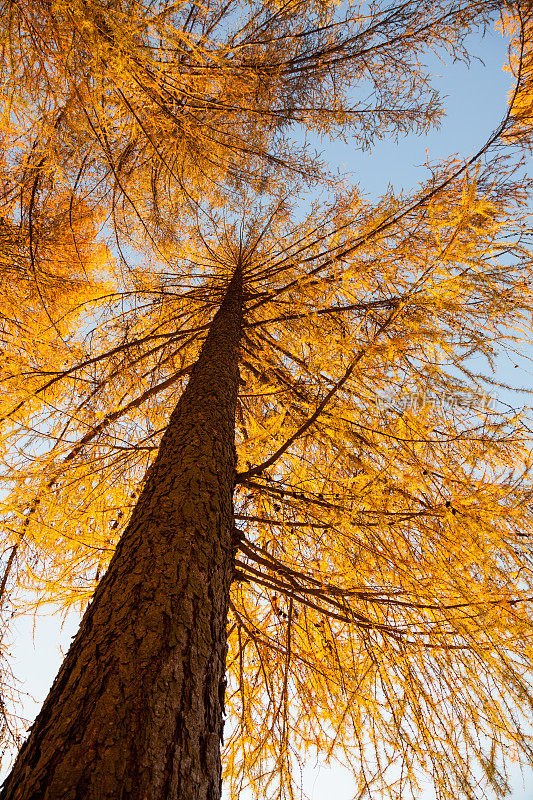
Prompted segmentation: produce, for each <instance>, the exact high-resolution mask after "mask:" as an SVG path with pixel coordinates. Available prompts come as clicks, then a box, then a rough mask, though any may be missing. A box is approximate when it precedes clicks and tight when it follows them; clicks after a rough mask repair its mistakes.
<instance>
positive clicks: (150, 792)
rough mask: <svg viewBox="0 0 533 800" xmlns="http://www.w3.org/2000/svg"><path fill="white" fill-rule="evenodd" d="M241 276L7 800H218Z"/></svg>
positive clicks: (39, 719)
mask: <svg viewBox="0 0 533 800" xmlns="http://www.w3.org/2000/svg"><path fill="white" fill-rule="evenodd" d="M242 313H243V294H242V275H241V272H240V269H237V270H236V272H235V274H234V276H233V278H232V280H231V282H230V284H229V287H228V289H227V292H226V295H225V297H224V300H223V302H222V305H221V306H220V308H219V310H218V312H217V314H216V315H215V317H214V320H213V323H212V325H211V328H210V331H209V334H208V336H207V338H206V340H205V343H204V345H203V348H202V351H201V353H200V356H199V359H198V361H197V362H196V364H195V366H194V368H193V370H192V373H191V377H190V380H189V383H188V385H187V387H186V389H185V391H184V393H183V395H182V396H181V398H180V400H179V402H178V404H177V406H176V408H175V410H174V412H173V413H172V415H171V418H170V422H169V425H168V428H167V429H166V431H165V433H164V435H163V438H162V441H161V445H160V447H159V451H158V454H157V456H156V458H155V460H154V463H153V466H152V467H151V469H150V470H149V473H148V475H147V479H146V482H145V485H144V488H143V491H142V493H141V496H140V498H139V501H138V503H137V505H136V507H135V509H134V511H133V513H132V516H131V519H130V521H129V524H128V526H127V528H126V530H125V532H124V534H123V536H122V537H121V540H120V542H119V545H118V547H117V550H116V553H115V554H114V556H113V558H112V560H111V563H110V566H109V569H108V571H107V573H106V574H105V576H104V577H103V579H102V580H101V582H100V584H99V585H98V588H97V590H96V593H95V596H94V599H93V601H92V602H91V604H90V606H89V607H88V609H87V611H86V613H85V615H84V617H83V620H82V623H81V626H80V630H79V632H78V634H77V636H76V637H75V639H74V640H73V642H72V645H71V647H70V650H69V652H68V654H67V656H66V658H65V661H64V662H63V665H62V667H61V669H60V671H59V673H58V676H57V678H56V680H55V682H54V684H53V686H52V689H51V691H50V693H49V695H48V697H47V699H46V700H45V702H44V705H43V707H42V709H41V712H40V713H39V716H38V717H37V719H36V721H35V723H34V725H33V727H32V729H31V734H30V736H29V738H28V739H27V741H26V742H25V744H24V745H23V746H22V748H21V751H20V753H19V755H18V758H17V760H16V762H15V764H14V767H13V770H12V772H11V774H10V775H9V777H8V778H7V779H6V781H5V783H4V786H3V790H2V791H1V792H0V798H1V800H111V798H112V800H178V799H179V800H218V798H219V797H220V793H221V762H220V745H221V739H222V729H223V710H224V688H225V678H224V675H225V660H226V649H227V637H226V624H227V613H228V602H229V590H230V584H231V581H232V578H233V569H234V550H233V544H232V529H233V507H232V494H233V488H234V480H235V469H236V453H235V409H236V403H237V390H238V383H239V341H240V335H241V327H242Z"/></svg>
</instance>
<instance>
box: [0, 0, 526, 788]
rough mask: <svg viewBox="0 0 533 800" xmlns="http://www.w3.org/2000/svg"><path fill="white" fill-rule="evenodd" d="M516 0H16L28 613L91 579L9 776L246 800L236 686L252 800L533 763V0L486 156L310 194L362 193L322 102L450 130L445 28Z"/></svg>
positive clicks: (394, 123) (12, 391)
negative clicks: (505, 351)
mask: <svg viewBox="0 0 533 800" xmlns="http://www.w3.org/2000/svg"><path fill="white" fill-rule="evenodd" d="M494 8H495V4H477V5H474V6H469V7H468V8H467V7H466V5H462V4H452V5H450V4H439V3H434V4H431V3H416V2H415V3H413V2H406V3H403V4H400V5H397V6H393V5H387V4H383V5H380V4H369V5H364V6H361V7H357V6H351V7H349V8H348V10H346V9H344V8H336V7H334V6H330V5H328V4H317V5H316V6H313V5H310V4H303V3H302V4H300V3H298V2H296V3H290V4H286V5H278V4H270V3H268V4H267V3H265V4H263V5H262V4H257V5H256V4H254V3H250V4H244V3H243V4H238V3H228V4H219V3H207V4H204V5H203V6H201V7H199V6H197V5H195V4H190V5H189V4H168V5H165V4H162V3H158V4H148V3H146V4H144V5H143V4H134V3H124V4H120V3H117V2H115V3H108V4H103V3H79V4H76V3H72V2H70V3H68V4H67V3H62V2H57V3H54V2H52V3H42V4H39V3H26V4H25V3H16V4H14V3H9V4H6V8H5V14H4V15H3V25H4V38H3V45H4V69H5V76H4V77H5V81H4V85H5V87H6V89H5V91H4V100H5V104H4V115H3V128H2V130H3V131H4V134H3V135H4V154H3V163H4V165H5V170H4V175H3V179H4V194H3V208H4V220H5V221H4V223H2V224H4V225H5V226H7V229H8V230H9V231H10V236H11V238H12V239H13V236H14V232H15V231H19V236H20V237H23V243H22V244H21V245H20V247H19V250H18V251H17V252H20V253H23V254H24V259H25V260H24V259H22V261H21V260H20V259H21V257H19V256H17V255H16V254H13V252H12V250H11V251H10V252H11V253H12V255H11V262H10V263H13V264H15V263H16V264H18V265H19V266H20V268H19V269H18V272H17V270H15V271H14V272H13V282H14V283H13V285H14V286H16V287H17V291H20V292H22V291H23V289H22V288H20V287H23V286H24V285H28V286H30V287H31V290H27V291H29V292H30V295H28V296H27V301H26V302H27V303H29V304H30V306H31V305H32V304H35V306H36V308H37V309H38V313H37V314H35V315H32V322H33V325H34V326H35V327H34V329H33V331H32V337H29V336H26V337H22V338H21V339H20V341H21V342H22V343H23V345H22V347H23V351H24V355H23V358H22V360H21V361H20V363H19V362H17V360H16V358H15V356H14V354H15V353H16V352H17V347H18V346H19V342H18V341H17V329H16V325H17V324H18V321H17V319H16V315H12V314H11V315H9V318H8V321H7V322H6V325H8V326H9V337H10V338H9V337H6V345H5V351H6V355H5V357H6V364H5V367H4V369H5V372H4V386H5V393H4V396H3V400H2V403H3V412H2V417H3V424H4V433H3V438H2V462H3V465H4V476H5V477H4V480H5V483H6V493H5V496H4V497H3V499H2V515H3V521H4V530H3V537H4V548H5V549H4V554H5V555H4V561H5V565H4V566H5V570H4V573H3V578H2V582H1V588H2V601H3V603H4V616H5V617H6V618H7V616H8V615H9V614H10V613H13V612H14V611H17V610H20V609H21V608H22V606H23V604H24V602H26V603H28V602H30V601H28V599H27V598H28V593H29V592H31V593H32V596H33V598H37V600H35V601H34V602H37V601H39V600H53V601H54V602H56V603H60V604H62V605H63V607H68V606H70V605H73V604H74V605H76V604H77V605H78V606H85V605H86V604H87V603H89V605H88V607H87V610H86V612H85V615H84V617H83V621H82V624H81V627H80V631H79V633H78V635H77V636H76V638H75V640H74V642H73V643H72V646H71V648H70V650H69V653H68V655H67V657H66V659H65V661H64V663H63V666H62V667H61V670H60V672H59V674H58V677H57V679H56V681H55V683H54V685H53V687H52V690H51V692H50V694H49V696H48V698H47V699H46V701H45V703H44V705H43V708H42V710H41V713H40V714H39V716H38V718H37V720H36V722H35V724H34V725H33V727H32V730H31V734H30V736H29V737H28V740H27V741H26V742H25V744H24V745H23V747H22V748H21V751H20V754H19V756H18V758H17V761H16V762H15V765H14V767H13V770H12V772H11V774H10V776H9V777H8V778H7V780H6V781H5V783H4V787H3V790H2V792H1V795H0V796H1V797H2V800H8V799H9V800H15V799H16V800H30V798H32V799H34V800H37V798H39V800H41V798H43V799H46V800H56V799H57V798H65V799H66V800H67V799H68V800H71V798H72V799H73V798H83V799H84V800H85V799H87V800H89V799H91V800H93V799H94V800H97V799H98V800H105V799H106V798H109V799H111V798H113V800H115V799H116V798H119V797H122V798H139V800H140V799H141V798H143V800H145V798H149V799H150V800H156V799H157V800H163V798H165V800H166V799H167V798H179V799H180V800H192V798H201V799H202V800H215V798H219V797H220V790H221V776H222V762H221V755H220V753H221V740H222V733H223V725H224V717H225V712H227V714H228V722H227V728H226V743H225V745H224V746H225V755H224V766H225V770H226V778H227V786H228V790H229V791H230V792H231V794H232V796H234V797H237V796H238V795H239V793H240V792H241V791H242V790H243V788H244V787H251V788H252V789H253V790H254V791H255V793H256V794H257V795H258V796H278V797H291V796H292V793H293V778H292V770H293V767H294V765H295V764H297V763H298V761H299V760H300V759H301V758H303V757H304V756H305V753H306V751H307V750H309V749H310V748H313V749H315V750H318V751H319V752H320V753H322V754H324V755H325V756H326V757H338V758H341V759H343V760H344V761H345V762H347V763H348V764H350V765H351V766H352V767H353V770H354V784H355V787H356V790H357V792H358V794H359V796H361V797H363V796H364V795H365V792H367V793H371V792H372V790H373V788H374V787H377V788H378V789H379V790H387V791H388V792H389V793H390V794H391V796H393V797H395V796H397V797H400V796H401V794H402V792H403V791H405V790H406V789H410V790H413V791H416V789H417V787H418V782H419V779H420V776H421V775H422V774H428V775H430V776H431V777H432V778H433V780H434V782H435V786H436V789H437V792H438V794H439V797H441V798H443V799H446V800H447V798H450V800H451V798H456V797H457V796H461V795H462V796H465V797H474V796H475V795H476V793H477V791H481V789H482V787H483V782H482V781H483V780H485V782H486V783H488V784H489V785H490V786H491V787H492V788H493V789H495V790H496V791H497V792H500V793H501V794H503V793H504V792H505V788H506V773H505V765H504V764H503V763H502V757H503V756H505V755H508V754H509V749H511V753H512V755H515V756H517V757H522V758H523V759H525V760H528V761H532V760H533V749H532V742H531V737H530V736H529V735H528V733H527V731H525V730H524V729H523V724H522V717H521V713H522V712H523V711H524V710H527V709H529V708H531V707H533V687H532V686H531V678H530V670H531V665H532V660H533V648H532V645H531V636H532V627H533V616H532V613H531V607H530V601H531V597H530V593H531V588H530V587H531V583H532V580H533V557H532V554H531V548H530V544H529V541H530V540H529V537H530V535H531V523H532V519H531V513H532V512H531V508H532V489H531V480H530V469H531V456H530V450H529V445H530V436H531V434H530V429H529V427H528V422H527V418H522V417H521V416H520V415H519V414H518V413H516V412H514V411H513V412H505V411H503V410H497V409H495V408H492V407H488V406H487V404H486V402H485V400H484V392H485V391H486V387H487V386H489V387H490V386H491V385H492V384H494V383H497V381H495V379H494V378H492V379H491V377H490V374H489V375H484V374H483V371H482V369H481V367H480V366H479V364H480V360H481V359H485V360H486V361H487V363H488V365H489V367H490V365H491V364H493V363H494V359H495V357H496V355H497V353H498V352H499V351H500V350H501V348H502V347H508V348H510V349H512V348H513V347H519V346H520V342H521V341H522V340H523V338H524V336H528V335H529V334H530V331H531V312H532V308H533V298H532V292H533V290H532V280H533V274H532V267H531V263H532V262H531V254H530V251H529V249H528V244H529V243H528V230H529V226H528V216H527V199H528V194H527V190H528V184H527V181H524V180H522V179H520V178H519V176H517V175H516V174H515V173H514V172H513V166H512V163H513V162H512V160H511V162H509V161H506V158H507V154H508V152H509V151H510V150H512V148H513V147H515V148H516V147H517V146H519V145H520V144H522V143H523V141H526V142H527V141H528V131H527V122H528V114H527V107H528V106H527V103H528V96H529V95H528V93H529V82H530V80H531V67H530V64H529V49H528V42H529V29H530V25H531V22H530V19H529V17H528V12H527V8H525V7H524V8H523V7H521V6H511V5H510V6H508V7H507V6H506V10H507V11H508V14H509V16H508V17H507V18H505V19H504V24H505V25H506V27H507V29H509V30H511V32H512V35H513V37H514V39H513V42H514V44H513V53H512V55H513V59H512V61H511V68H512V69H514V71H515V72H516V78H517V84H516V90H515V92H514V94H513V97H512V100H511V106H510V111H509V114H508V115H507V117H506V118H505V120H504V121H503V123H502V125H501V126H500V127H499V128H498V129H497V131H496V132H495V133H494V134H492V135H491V137H490V139H489V140H488V141H487V143H486V145H485V146H484V147H482V149H481V150H480V152H479V153H478V154H477V155H476V156H474V157H473V158H472V159H471V160H470V161H469V162H468V163H461V162H459V161H457V160H450V161H449V162H447V163H444V164H441V165H436V166H434V167H433V168H432V171H431V177H430V179H429V180H428V181H427V183H426V184H424V185H423V186H421V187H420V188H419V189H418V190H417V191H416V192H414V193H413V194H411V195H410V196H407V195H402V196H399V197H398V196H395V195H394V194H393V193H392V192H390V193H388V194H387V195H386V196H385V197H383V198H381V200H380V201H379V202H376V203H370V202H368V201H365V200H364V198H363V197H362V196H361V195H360V194H359V193H358V191H356V190H354V189H349V188H342V187H339V186H338V185H337V188H336V190H335V191H336V194H335V196H334V197H333V198H330V199H329V200H328V201H327V200H324V201H323V202H320V203H318V202H317V203H316V204H315V206H314V207H312V208H311V210H310V211H309V213H308V214H304V213H302V212H301V211H299V210H298V207H297V206H296V207H293V206H294V202H293V203H289V199H288V198H289V197H290V196H292V197H295V196H296V194H297V192H298V190H299V188H300V187H301V186H303V185H305V183H306V182H308V183H310V182H311V183H312V182H313V181H315V182H316V183H317V184H320V185H321V186H322V187H323V188H324V191H325V192H326V193H327V191H333V189H332V186H333V185H334V183H335V182H334V181H333V179H332V178H331V177H330V176H328V175H327V174H325V170H324V168H323V166H322V165H321V164H320V163H319V161H318V159H315V158H310V157H309V156H308V154H307V151H306V148H305V147H299V146H298V145H297V142H291V141H290V140H289V138H288V134H287V131H288V130H289V126H291V125H298V126H300V127H299V128H298V129H297V130H300V131H301V128H302V126H303V127H304V128H306V129H307V130H310V131H318V132H322V133H324V134H329V135H333V134H334V133H335V132H337V133H339V132H340V133H341V134H342V135H346V136H348V135H350V136H353V137H354V140H355V141H356V142H358V143H359V144H361V145H364V144H368V143H369V142H371V140H372V138H373V137H375V136H376V135H384V134H385V133H387V132H388V133H390V134H394V133H397V132H401V131H406V130H410V129H417V130H424V129H425V128H426V127H427V126H428V125H429V124H431V123H432V122H434V121H436V120H438V118H439V114H440V111H439V104H438V98H437V97H436V96H435V95H434V94H433V93H432V91H431V89H430V88H429V83H428V76H427V75H426V73H425V71H424V68H423V65H422V64H421V63H420V58H419V55H420V50H422V49H425V50H426V51H427V50H430V49H436V48H438V47H446V48H448V50H450V51H451V52H452V54H454V55H455V56H460V55H461V54H462V55H464V56H467V55H468V53H467V51H466V50H465V49H464V41H463V40H464V35H465V33H466V32H468V30H469V29H470V27H471V26H473V25H475V24H484V23H486V22H487V21H489V19H490V13H491V12H493V11H494ZM36 75H37V76H38V80H37V81H35V76H36ZM17 85H18V88H17ZM358 86H361V88H362V91H363V92H364V95H363V97H359V98H356V97H355V90H356V88H357V87H358ZM21 87H23V88H21ZM524 109H526V111H524ZM515 111H516V113H515ZM54 202H55V204H56V205H55V206H54ZM55 207H57V208H58V209H59V211H58V214H59V213H61V214H63V216H64V224H63V226H60V231H61V234H62V236H59V235H58V237H59V238H58V241H57V242H55V241H54V240H53V237H52V238H50V237H49V238H47V230H48V229H47V227H46V225H45V224H44V222H42V220H45V219H46V218H47V217H46V212H47V210H48V211H49V214H52V211H53V209H54V208H55ZM52 216H53V214H52ZM98 221H101V225H102V227H101V230H100V233H99V234H97V233H96V232H95V226H96V225H97V224H98ZM91 241H92V243H93V245H94V247H96V246H97V245H98V247H99V249H98V250H96V249H95V250H94V253H95V254H96V253H97V254H98V255H97V257H96V258H94V257H93V259H92V260H91V259H90V258H89V257H88V255H86V254H87V253H90V248H91ZM24 242H25V244H24ZM102 242H105V243H107V248H106V247H104V245H103V244H99V243H102ZM47 247H48V249H49V251H50V255H49V256H46V254H47V253H48V250H47ZM68 248H70V251H69V252H70V253H71V258H72V262H73V264H74V265H78V267H76V266H75V270H76V269H77V270H78V271H79V272H80V274H79V278H78V280H79V286H78V287H77V289H76V287H73V285H72V284H69V283H68V282H66V281H65V280H64V268H63V267H62V266H61V265H62V264H64V263H65V262H64V259H63V260H62V258H61V257H59V256H57V257H56V254H60V253H62V252H63V253H65V252H67V250H68ZM40 254H41V255H40ZM42 254H45V255H44V256H43V255H42ZM54 257H55V258H54ZM17 259H18V260H17ZM85 260H88V262H90V263H88V264H87V267H85V268H84V269H83V270H81V271H80V266H79V265H80V264H82V263H84V261H85ZM24 265H25V266H24ZM57 265H59V266H57ZM75 276H76V272H74V277H75ZM56 284H57V286H58V290H57V292H56V293H54V292H53V291H52V290H51V289H50V290H49V294H46V293H45V292H44V290H43V286H49V287H52V286H55V285H56ZM59 288H61V291H62V294H61V293H60V292H59ZM72 289H74V290H73V291H72ZM49 295H50V296H49ZM52 295H53V297H52ZM52 300H53V301H54V302H52ZM58 301H59V303H60V304H61V303H63V307H60V308H58V306H57V302H58ZM28 316H30V315H28ZM32 339H33V341H36V340H37V341H38V342H39V344H40V343H41V342H45V343H46V346H44V345H43V346H37V347H34V348H33V349H32V348H31V346H30V345H31V341H32ZM12 340H13V341H12ZM54 348H55V350H54ZM19 357H20V356H19ZM488 371H489V373H490V369H489V370H488ZM491 382H492V383H491ZM413 398H414V399H413ZM413 404H414V406H415V407H413ZM8 592H9V593H8ZM476 764H477V766H478V768H479V767H481V769H482V772H483V778H480V777H479V774H478V773H477V772H476V767H475V765H476Z"/></svg>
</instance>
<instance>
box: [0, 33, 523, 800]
mask: <svg viewBox="0 0 533 800" xmlns="http://www.w3.org/2000/svg"><path fill="white" fill-rule="evenodd" d="M506 49H507V48H506V43H505V41H504V39H503V38H502V37H501V36H500V35H498V34H497V33H491V32H489V33H488V34H487V35H486V36H485V37H483V38H482V37H480V36H476V37H472V44H471V51H472V52H473V54H474V55H478V56H479V57H480V58H482V59H483V60H484V61H485V65H483V64H482V63H479V62H476V61H473V62H472V64H471V65H470V67H468V66H466V65H464V64H456V65H445V64H441V63H439V62H437V61H436V60H435V61H433V62H432V66H433V69H434V73H435V74H436V75H438V76H440V77H438V78H437V79H436V80H435V85H436V86H437V88H439V89H440V90H441V91H442V92H443V93H444V94H447V95H448V98H447V100H446V101H445V105H446V110H447V116H446V118H445V120H444V121H443V124H442V127H441V129H440V130H438V131H434V132H433V133H431V134H430V135H429V136H425V137H416V136H409V137H407V138H405V139H402V140H400V141H399V142H398V143H394V142H390V141H385V142H381V143H378V144H377V145H376V146H375V148H374V149H373V150H372V151H371V152H367V153H360V152H358V151H357V150H355V149H354V148H352V147H350V145H346V144H341V143H334V144H331V143H328V142H325V141H324V142H323V143H322V144H320V143H318V145H317V146H318V147H319V148H321V149H322V148H323V150H324V152H325V154H326V155H327V158H328V160H330V161H332V162H334V163H335V164H336V165H338V166H340V167H341V169H342V170H343V171H347V172H349V173H351V174H352V177H353V180H354V181H355V182H356V183H358V184H360V186H361V188H362V189H363V190H364V191H367V192H369V193H370V194H372V195H374V196H376V195H379V194H381V193H382V192H384V191H385V190H386V189H387V186H388V185H389V183H390V184H392V185H393V187H394V188H395V190H396V191H399V190H400V189H401V188H404V189H410V188H412V187H414V186H415V185H416V184H417V182H418V181H421V180H423V179H424V177H425V169H424V167H423V164H424V162H425V161H426V158H427V156H429V158H430V159H432V160H436V159H438V158H441V157H446V156H447V155H451V154H454V153H459V154H460V155H461V156H463V157H467V156H469V155H471V154H472V153H474V152H475V151H476V150H477V149H478V147H479V146H480V145H481V144H482V143H483V142H484V141H485V140H486V139H487V138H488V135H489V133H490V131H491V130H493V129H494V128H495V127H496V126H497V125H498V123H499V122H500V120H501V118H502V117H503V115H504V113H505V108H506V99H507V92H508V90H509V87H510V76H509V74H508V73H504V72H503V70H502V64H503V63H504V61H505V57H506ZM426 151H427V155H426ZM500 366H501V373H500V375H499V377H500V378H501V380H503V381H505V382H508V383H511V384H514V385H525V386H527V387H529V388H533V380H532V378H531V375H530V374H529V373H528V372H527V371H524V370H523V369H522V368H521V367H519V368H518V369H516V370H515V369H514V364H511V363H507V362H503V361H502V364H501V365H500ZM52 611H53V609H47V612H50V613H44V614H41V615H39V616H38V617H37V618H36V619H35V620H34V619H33V618H26V619H19V620H17V621H16V624H15V626H14V629H13V636H12V646H11V648H10V649H11V651H12V653H13V658H14V660H13V669H14V672H15V674H16V675H17V676H18V678H19V681H20V683H19V688H20V690H21V691H22V695H21V698H22V702H21V707H20V712H21V713H22V714H23V715H24V716H25V717H26V718H27V719H29V720H31V719H32V718H33V716H34V715H35V713H36V712H37V711H38V709H39V706H40V704H41V702H42V701H43V699H44V697H45V695H46V693H47V691H48V689H49V687H50V685H51V683H52V681H53V678H54V677H55V674H56V672H57V670H58V668H59V665H60V663H61V660H62V650H63V652H64V651H65V650H66V649H67V648H68V645H69V643H70V639H71V637H72V636H73V635H74V634H75V632H76V628H77V618H76V616H75V615H70V617H68V618H67V619H66V621H65V622H64V624H63V625H62V622H61V619H60V618H59V616H58V615H57V614H56V615H52V614H51V612H52ZM4 774H5V770H4ZM512 776H513V780H512V783H513V787H514V789H513V794H512V800H533V771H531V770H528V771H527V772H526V773H525V780H526V784H529V787H530V788H529V789H527V788H526V789H524V788H523V786H522V780H521V778H520V774H519V771H518V770H517V769H515V770H513V771H512ZM304 789H305V791H306V793H307V794H308V796H309V797H311V798H312V800H322V799H324V800H326V798H327V799H328V800H329V798H334V800H349V798H351V797H352V793H353V789H352V784H351V781H350V778H349V775H348V773H346V772H345V771H343V770H341V769H338V768H336V769H331V768H326V767H322V768H319V767H317V766H315V765H314V762H312V761H310V762H309V764H308V765H307V767H306V769H305V770H304ZM432 797H434V794H433V792H432V791H431V789H430V787H429V786H428V789H427V791H425V792H424V794H423V795H422V799H423V800H429V799H430V798H432Z"/></svg>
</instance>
